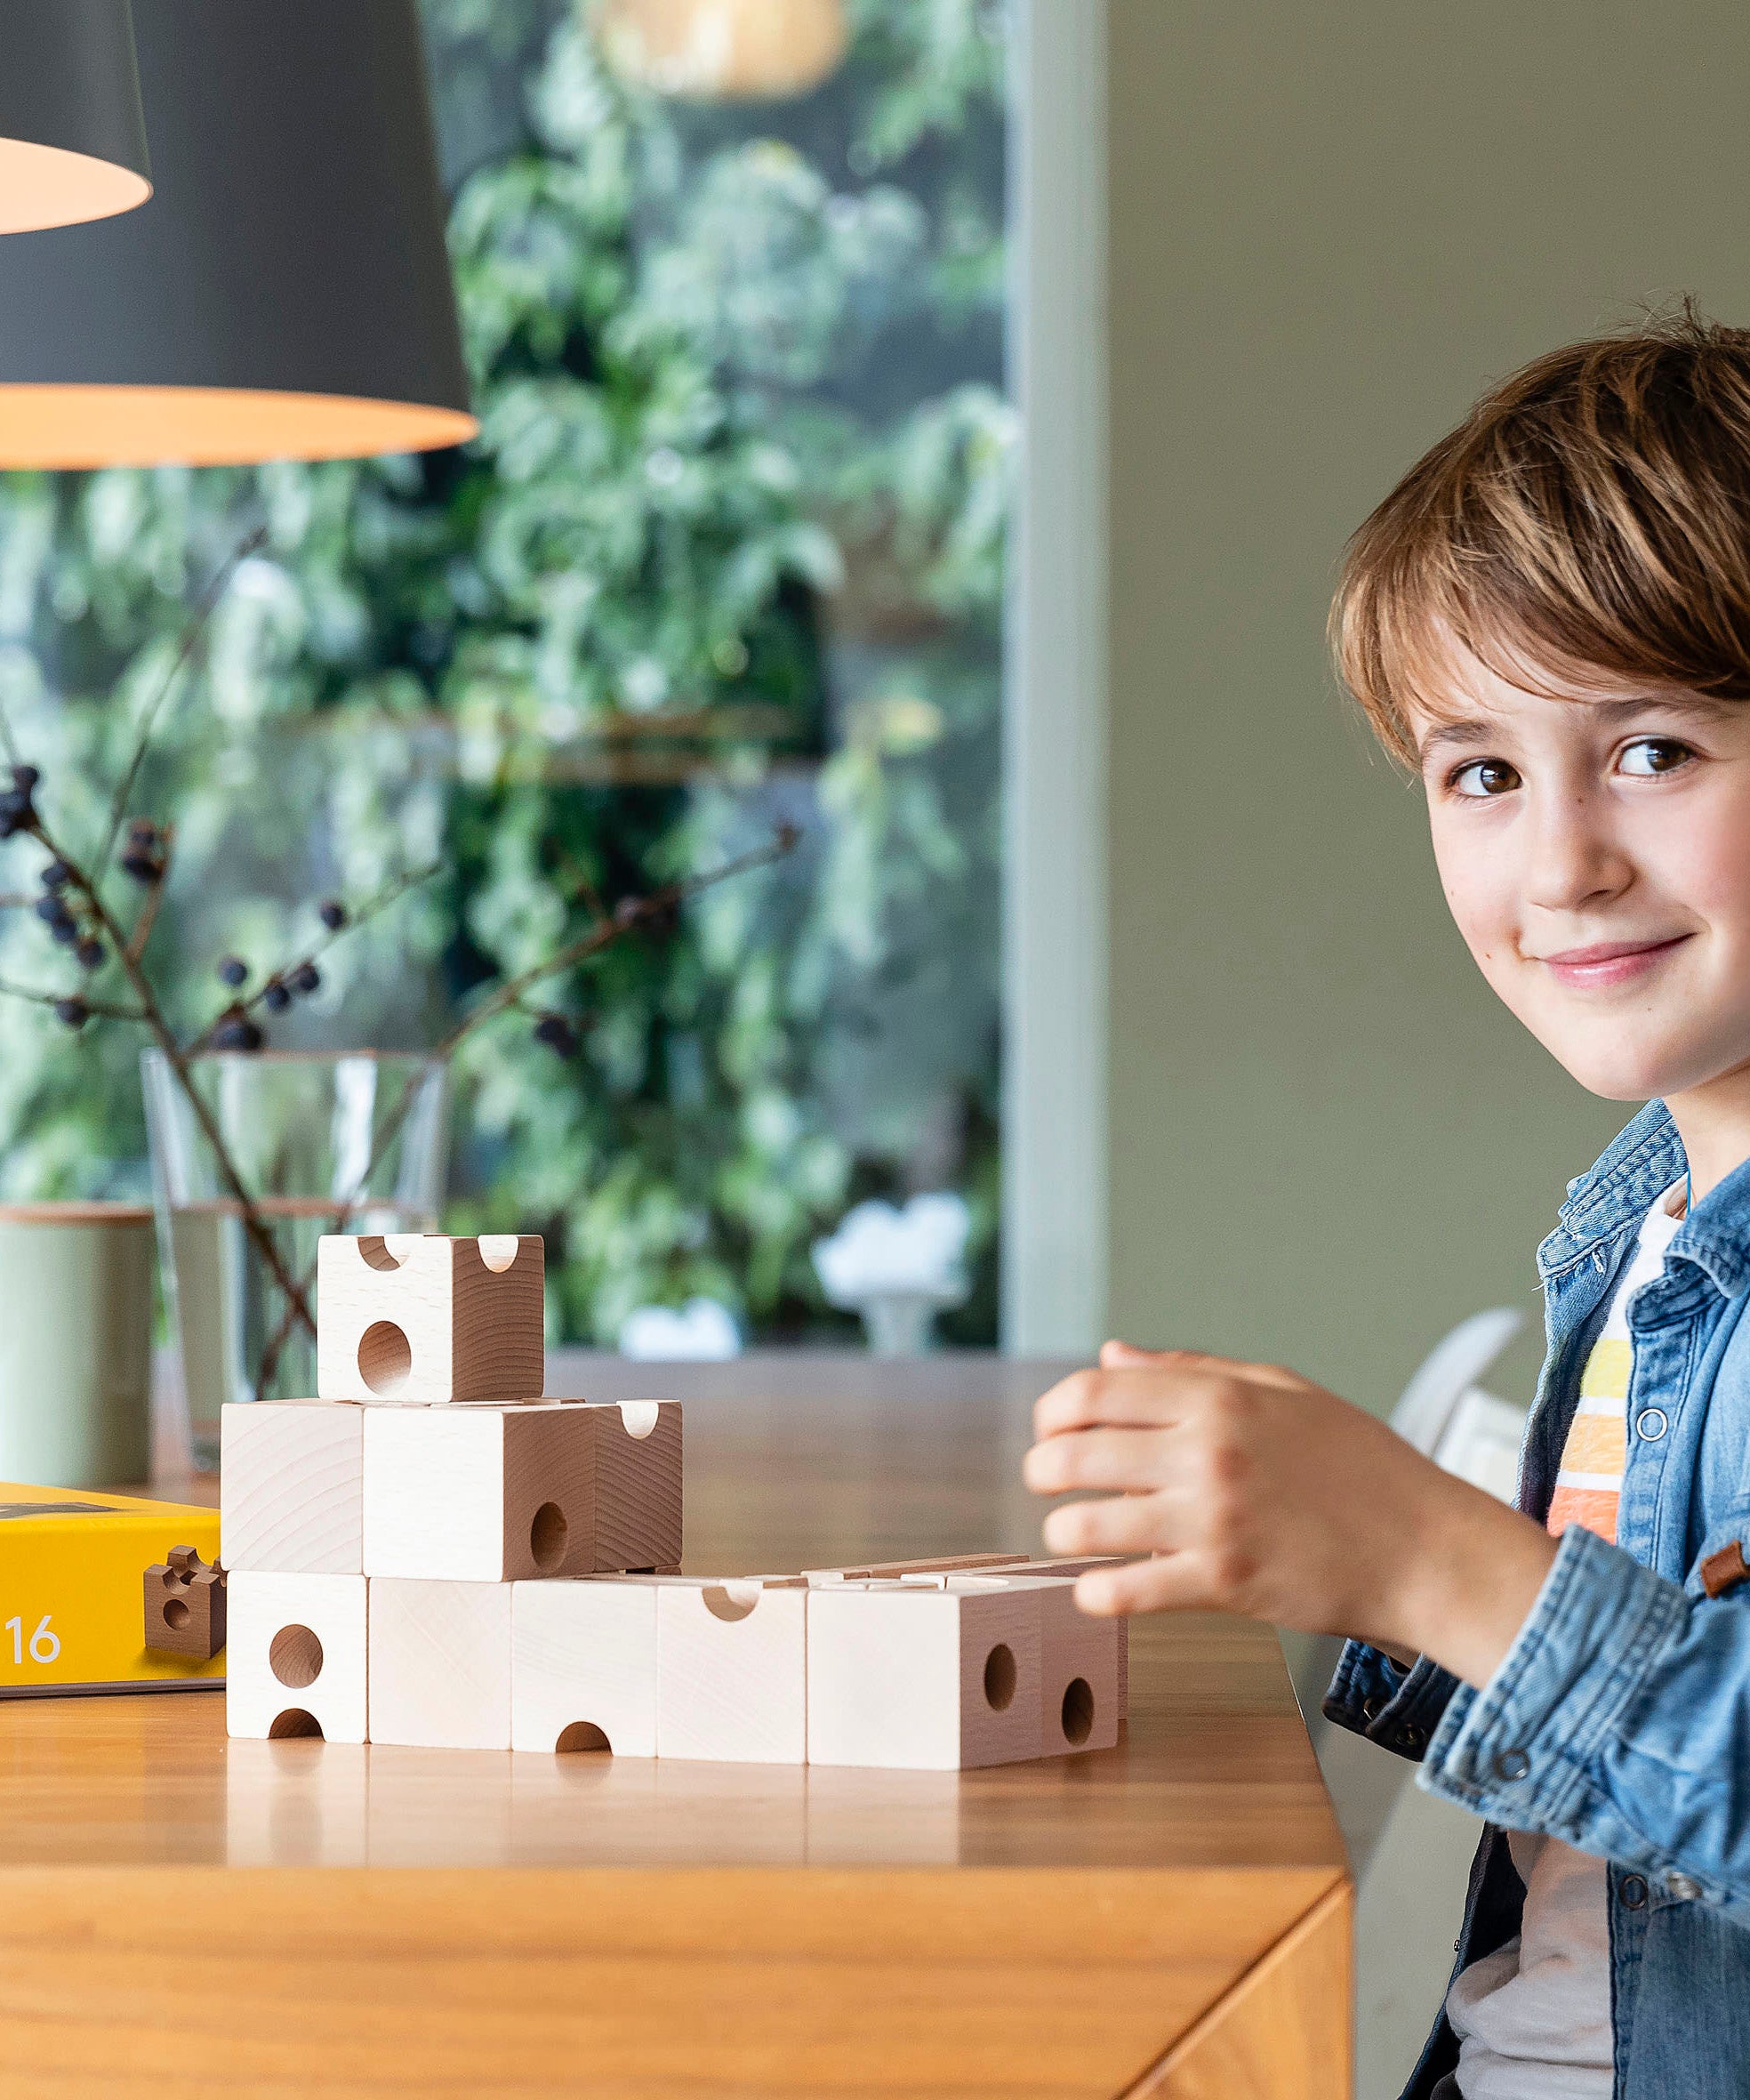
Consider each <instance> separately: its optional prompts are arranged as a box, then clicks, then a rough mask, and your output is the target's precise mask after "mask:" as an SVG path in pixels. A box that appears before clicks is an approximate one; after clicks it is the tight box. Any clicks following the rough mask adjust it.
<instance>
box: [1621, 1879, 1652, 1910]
mask: <svg viewBox="0 0 1750 2100" xmlns="http://www.w3.org/2000/svg"><path fill="white" fill-rule="evenodd" d="M1618 1894H1619V1895H1621V1897H1622V1900H1623V1908H1624V1910H1626V1911H1639V1910H1642V1909H1643V1908H1644V1907H1645V1904H1646V1901H1647V1883H1646V1878H1645V1877H1644V1876H1643V1875H1641V1874H1625V1875H1624V1876H1623V1880H1622V1887H1621V1889H1620V1890H1619V1891H1618Z"/></svg>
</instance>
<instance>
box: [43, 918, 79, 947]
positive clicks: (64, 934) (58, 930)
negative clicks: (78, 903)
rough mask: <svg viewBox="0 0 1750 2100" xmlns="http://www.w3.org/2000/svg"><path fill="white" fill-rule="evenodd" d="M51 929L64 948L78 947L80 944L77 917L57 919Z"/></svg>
mask: <svg viewBox="0 0 1750 2100" xmlns="http://www.w3.org/2000/svg"><path fill="white" fill-rule="evenodd" d="M49 931H50V933H51V934H52V935H53V937H54V938H55V940H56V942H57V943H58V944H59V945H60V946H61V947H63V948H76V947H77V946H78V945H79V922H78V921H77V920H76V919H73V918H70V917H69V918H66V919H57V920H56V921H55V922H54V924H53V925H52V927H50V929H49Z"/></svg>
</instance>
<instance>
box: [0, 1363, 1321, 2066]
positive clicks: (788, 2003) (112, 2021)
mask: <svg viewBox="0 0 1750 2100" xmlns="http://www.w3.org/2000/svg"><path fill="white" fill-rule="evenodd" d="M561 1368H562V1369H568V1370H569V1371H570V1372H572V1373H573V1375H572V1376H571V1377H569V1378H564V1377H561V1376H560V1375H558V1374H557V1373H556V1374H555V1375H553V1376H550V1379H549V1388H550V1390H561V1391H575V1390H585V1391H588V1392H589V1393H590V1396H591V1397H603V1398H610V1397H612V1398H618V1397H625V1396H631V1395H632V1394H633V1393H634V1392H637V1391H642V1392H645V1393H649V1392H651V1391H652V1390H654V1389H656V1387H657V1384H658V1381H656V1380H652V1379H651V1377H650V1376H649V1375H648V1374H638V1373H632V1374H630V1376H629V1375H628V1374H627V1372H625V1371H623V1370H622V1369H621V1368H619V1367H610V1366H606V1365H604V1364H596V1363H591V1362H589V1361H587V1360H585V1361H583V1362H582V1363H581V1364H579V1363H573V1364H569V1365H566V1366H562V1367H561ZM580 1369H581V1370H582V1372H584V1373H585V1374H586V1375H585V1376H583V1377H582V1378H580V1377H579V1376H577V1375H576V1374H577V1372H579V1370H580ZM1048 1376H1049V1367H1039V1366H1032V1367H1029V1366H1024V1365H1016V1364H1007V1365H1004V1364H999V1363H998V1361H997V1360H996V1359H994V1358H979V1359H972V1360H970V1361H967V1360H959V1361H957V1362H952V1363H937V1364H933V1365H928V1366H926V1367H923V1368H922V1369H920V1370H917V1371H912V1372H897V1371H895V1369H893V1368H892V1367H879V1366H872V1365H870V1364H867V1363H858V1364H845V1363H842V1362H834V1361H832V1360H827V1359H820V1358H815V1359H811V1360H800V1361H797V1360H792V1361H791V1362H789V1363H787V1364H775V1362H774V1361H773V1360H772V1359H769V1358H768V1359H766V1360H764V1363H763V1365H762V1364H761V1363H759V1362H752V1363H750V1364H743V1365H742V1366H737V1367H735V1371H734V1372H733V1373H726V1372H725V1371H724V1370H723V1369H714V1370H713V1371H712V1372H708V1373H707V1372H697V1371H695V1372H688V1373H686V1374H685V1375H681V1374H678V1373H675V1374H671V1373H670V1372H664V1373H663V1374H662V1379H661V1380H660V1385H661V1388H662V1389H663V1390H666V1391H668V1392H670V1393H674V1392H678V1394H679V1396H681V1397H683V1398H684V1399H686V1401H687V1402H688V1408H687V1415H686V1452H687V1483H688V1484H687V1556H686V1559H687V1565H688V1567H689V1568H692V1569H700V1570H710V1571H713V1572H716V1571H722V1572H736V1571H746V1570H749V1569H751V1568H756V1567H758V1568H776V1567H784V1566H791V1567H798V1566H802V1565H822V1564H825V1563H830V1562H832V1561H835V1560H839V1559H843V1558H847V1557H852V1556H855V1555H864V1554H866V1555H869V1556H870V1557H876V1556H881V1557H887V1556H889V1555H896V1554H900V1553H911V1552H926V1551H943V1550H949V1549H968V1548H973V1547H978V1546H985V1545H989V1546H992V1547H1005V1548H1008V1549H1015V1550H1032V1549H1034V1548H1035V1546H1036V1544H1037V1541H1038V1523H1039V1514H1040V1512H1039V1509H1038V1507H1037V1505H1034V1504H1032V1502H1031V1501H1030V1498H1028V1497H1027V1496H1026V1495H1025V1494H1024V1493H1023V1492H1022V1491H1021V1490H1020V1488H1019V1487H1018V1484H1016V1476H1015V1468H1016V1463H1017V1460H1018V1457H1019V1453H1020V1452H1021V1450H1022V1449H1023V1448H1024V1445H1025V1443H1026V1441H1027V1434H1026V1422H1027V1403H1028V1402H1029V1401H1030V1400H1031V1399H1032V1396H1033V1395H1034V1394H1035V1393H1036V1392H1037V1391H1038V1390H1039V1389H1040V1387H1041V1386H1042V1384H1044V1383H1045V1382H1047V1380H1048ZM1132 1655H1133V1661H1132V1715H1131V1720H1130V1725H1129V1729H1128V1736H1127V1737H1125V1738H1121V1739H1120V1743H1119V1746H1118V1748H1117V1749H1116V1750H1107V1751H1101V1752H1096V1753H1095V1754H1092V1755H1089V1756H1086V1757H1082V1758H1063V1759H1057V1760H1054V1761H1050V1762H1041V1763H1038V1764H1032V1765H1024V1766H1007V1767H1000V1768H998V1769H996V1770H992V1771H986V1772H976V1773H970V1774H966V1775H965V1776H964V1777H962V1776H960V1775H959V1774H935V1773H883V1772H853V1771H840V1770H833V1769H829V1768H827V1767H823V1766H817V1767H815V1768H812V1769H795V1768H789V1767H782V1766H727V1765H700V1764H685V1763H680V1762H677V1761H673V1760H663V1761H654V1760H634V1759H630V1758H628V1759H621V1760H614V1759H613V1758H606V1757H589V1756H582V1757H574V1758H536V1757H511V1756H509V1755H502V1756H501V1755H491V1754H481V1753H473V1752H454V1751H442V1750H396V1749H390V1748H388V1747H383V1748H377V1749H370V1750H357V1749H349V1748H346V1747H344V1746H341V1745H338V1744H336V1745H325V1744H322V1743H319V1742H279V1743H261V1742H236V1743H228V1742H227V1741H226V1738H225V1734H224V1716H223V1711H222V1702H221V1700H220V1699H219V1698H217V1697H215V1696H213V1695H212V1694H176V1695H173V1696H161V1697H141V1698H132V1699H92V1700H66V1701H41V1702H15V1703H11V1704H5V1705H0V2092H4V2095H5V2096H6V2100H36V2096H47V2095H53V2096H56V2100H66V2096H72V2095H80V2096H84V2095H91V2096H97V2095H102V2096H105V2100H114V2096H131V2095H136V2094H139V2095H145V2094H151V2095H153V2096H159V2095H165V2094H171V2093H176V2094H179V2095H180V2094H185V2093H186V2094H187V2095H189V2096H191V2100H192V2096H203V2100H204V2096H206V2095H214V2096H227V2100H229V2096H255V2095H263V2096H265V2095H274V2096H284V2100H302V2096H305V2095H308V2094H317V2093H319V2094H322V2095H334V2096H346V2100H354V2096H356V2100H367V2096H368V2100H386V2096H391V2095H393V2096H398V2100H423V2096H456V2100H462V2096H468V2100H492V2096H497V2095H505V2096H510V2095H517V2096H530V2095H542V2096H558V2095H561V2094H564V2095H574V2094H577V2095H589V2096H599V2100H682V2096H686V2100H701V2096H712V2100H715V2096H724V2100H731V2096H733V2100H760V2096H808V2100H815V2096H823V2095H831V2096H835V2100H854V2096H867V2100H897V2096H907V2100H950V2096H955V2100H964V2096H969V2095H1001V2096H1027V2100H1048V2096H1050V2100H1057V2096H1063V2100H1070V2096H1089V2100H1092V2096H1096V2095H1097V2096H1110V2095H1115V2094H1131V2095H1141V2094H1148V2095H1154V2096H1162V2095H1167V2096H1173V2100H1204V2096H1208V2100H1215V2096H1223V2100H1249V2096H1272V2100H1276V2096H1295V2100H1347V2095H1348V2093H1349V2090H1350V2072H1349V2064H1350V2048H1351V2040H1350V1939H1351V1908H1352V1891H1351V1887H1350V1883H1349V1878H1348V1871H1347V1868H1346V1864H1345V1858H1344V1854H1343V1847H1342V1843H1341V1839H1339V1836H1338V1834H1337V1825H1336V1822H1335V1821H1334V1819H1333V1817H1332V1814H1331V1811H1330V1806H1329V1801H1328V1799H1327V1798H1326V1796H1325V1793H1324V1790H1323V1788H1322V1786H1321V1782H1320V1779H1319V1774H1318V1768H1317V1766H1316V1765H1315V1763H1314V1761H1313V1758H1312V1751H1311V1750H1310V1748H1309V1746H1308V1743H1307V1740H1306V1735H1305V1732H1304V1729H1303V1727H1302V1726H1301V1722H1300V1718H1299V1716H1298V1714H1297V1712H1296V1708H1295V1705H1294V1701H1293V1697H1292V1694H1290V1691H1289V1688H1288V1679H1287V1676H1286V1674H1285V1672H1284V1670H1283V1668H1282V1663H1281V1659H1280V1653H1279V1652H1278V1649H1277V1645H1276V1642H1275V1640H1274V1638H1273V1637H1272V1636H1271V1635H1270V1634H1269V1633H1268V1632H1267V1631H1265V1630H1263V1629H1256V1628H1253V1627H1249V1626H1246V1625H1243V1624H1240V1623H1237V1622H1231V1621H1224V1620H1213V1619H1204V1620H1181V1621H1144V1622H1141V1623H1139V1624H1138V1625H1137V1627H1136V1631H1135V1637H1134V1642H1133V1650H1132Z"/></svg>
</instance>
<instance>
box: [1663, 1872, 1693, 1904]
mask: <svg viewBox="0 0 1750 2100" xmlns="http://www.w3.org/2000/svg"><path fill="white" fill-rule="evenodd" d="M1665 1886H1666V1893H1667V1894H1668V1895H1673V1896H1674V1897H1675V1898H1676V1899H1677V1901H1678V1902H1679V1903H1693V1902H1694V1901H1695V1899H1696V1897H1697V1896H1698V1895H1700V1894H1701V1884H1700V1882H1699V1881H1694V1880H1691V1879H1690V1877H1689V1875H1687V1874H1667V1875H1666V1878H1665Z"/></svg>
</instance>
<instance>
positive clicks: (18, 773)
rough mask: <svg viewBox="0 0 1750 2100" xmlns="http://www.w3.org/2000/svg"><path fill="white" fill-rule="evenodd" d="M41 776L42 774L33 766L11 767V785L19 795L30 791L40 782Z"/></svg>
mask: <svg viewBox="0 0 1750 2100" xmlns="http://www.w3.org/2000/svg"><path fill="white" fill-rule="evenodd" d="M42 777H43V776H42V775H41V774H40V773H39V772H38V771H37V770H36V767H35V766H14V767H13V768H12V785H13V786H14V787H15V788H17V790H18V791H19V793H20V794H21V795H28V794H30V793H33V792H34V791H35V789H36V786H37V785H38V784H39V783H40V782H41V780H42Z"/></svg>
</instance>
